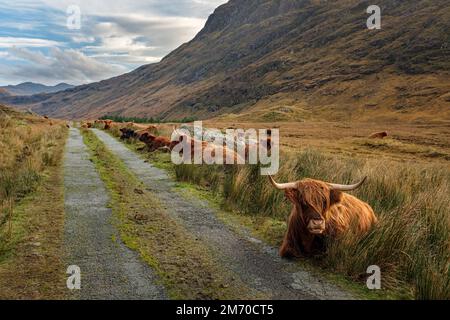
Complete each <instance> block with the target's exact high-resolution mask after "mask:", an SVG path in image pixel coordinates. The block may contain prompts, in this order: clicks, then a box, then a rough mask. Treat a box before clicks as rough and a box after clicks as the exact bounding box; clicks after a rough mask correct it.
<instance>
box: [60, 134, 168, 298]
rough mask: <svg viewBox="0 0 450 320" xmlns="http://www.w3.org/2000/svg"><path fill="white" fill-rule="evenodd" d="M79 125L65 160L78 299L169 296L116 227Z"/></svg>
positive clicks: (70, 254)
mask: <svg viewBox="0 0 450 320" xmlns="http://www.w3.org/2000/svg"><path fill="white" fill-rule="evenodd" d="M89 158H90V157H89V154H88V150H87V148H86V146H85V145H84V143H83V139H82V136H81V134H80V132H79V130H78V129H75V128H72V129H70V135H69V139H68V142H67V147H66V154H65V161H64V189H65V212H66V221H65V247H66V250H67V258H66V262H67V266H69V265H76V266H79V267H80V268H81V290H74V291H72V296H71V297H72V298H74V299H107V300H108V299H165V298H166V294H165V292H164V289H163V288H162V287H161V286H159V285H157V284H156V283H157V279H156V276H155V274H154V272H153V270H152V269H151V268H150V267H149V266H148V265H147V264H146V263H145V262H143V261H142V260H141V259H140V258H139V256H138V254H137V253H136V252H134V251H132V250H130V249H128V248H127V247H126V246H125V245H124V244H123V243H122V242H121V241H120V238H119V236H118V233H117V231H116V229H115V228H114V226H113V221H112V220H111V219H112V215H111V209H109V208H108V207H107V205H108V202H109V197H108V192H107V190H106V188H105V186H104V184H103V182H102V180H100V177H99V175H98V173H97V171H96V169H95V167H94V164H93V163H92V162H91V161H90V159H89Z"/></svg>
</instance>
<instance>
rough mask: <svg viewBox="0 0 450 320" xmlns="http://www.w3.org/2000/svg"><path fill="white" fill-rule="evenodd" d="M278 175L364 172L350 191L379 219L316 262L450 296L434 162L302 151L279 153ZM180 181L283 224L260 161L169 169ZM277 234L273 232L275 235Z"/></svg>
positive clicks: (444, 190)
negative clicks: (373, 272)
mask: <svg viewBox="0 0 450 320" xmlns="http://www.w3.org/2000/svg"><path fill="white" fill-rule="evenodd" d="M282 160H284V161H282V166H281V168H280V171H279V174H278V175H277V179H278V180H280V181H295V180H300V179H302V178H306V177H310V178H315V179H320V180H324V181H329V182H336V183H351V182H355V181H357V180H359V179H360V178H361V177H363V176H368V177H369V179H368V181H367V183H366V184H365V185H364V186H363V187H362V188H361V189H359V190H357V191H356V192H354V195H355V196H357V197H359V198H360V199H362V200H364V201H367V202H368V203H369V204H370V205H371V206H372V207H373V208H374V210H375V212H376V213H377V215H378V217H379V224H378V225H377V226H376V228H374V229H373V230H372V231H371V232H370V233H368V234H367V235H366V236H364V237H363V238H359V237H355V236H353V234H352V233H349V234H347V235H346V236H343V237H342V238H340V239H337V240H333V241H329V243H328V246H327V252H326V254H324V255H323V256H321V257H318V258H317V262H318V263H319V264H320V265H322V266H323V267H326V268H328V269H330V270H333V271H335V272H339V273H341V274H344V275H346V276H347V277H351V278H353V279H356V280H360V281H363V279H366V278H367V273H366V270H367V267H368V266H371V265H378V266H379V267H380V268H381V271H382V285H383V288H386V289H393V290H398V289H399V288H407V289H409V290H411V294H412V295H413V296H414V297H415V298H418V299H449V298H450V273H449V262H450V240H449V235H450V209H449V208H450V170H449V169H448V167H442V166H438V165H432V164H416V163H409V162H404V163H399V162H394V161H392V160H384V159H380V160H361V159H350V158H337V157H330V156H326V155H324V154H321V153H320V152H317V151H312V150H307V151H304V152H302V153H300V154H296V155H284V156H282ZM175 173H176V176H177V178H178V179H179V180H182V181H189V182H194V183H196V184H200V185H203V186H207V187H209V188H211V190H212V191H213V192H218V193H221V194H222V195H223V197H224V201H225V204H226V205H227V206H228V207H231V208H233V209H234V210H236V211H239V212H241V213H243V214H249V215H255V216H268V217H272V218H274V219H276V220H279V221H285V220H286V218H287V216H288V214H289V212H290V208H291V204H290V203H289V202H288V201H287V200H286V199H285V198H284V194H283V193H281V192H278V191H276V190H274V189H273V188H272V187H271V186H270V184H269V183H268V181H267V178H266V177H262V176H260V171H259V168H258V166H241V167H228V168H226V167H222V166H189V165H181V166H177V167H176V168H175ZM278 238H279V236H278Z"/></svg>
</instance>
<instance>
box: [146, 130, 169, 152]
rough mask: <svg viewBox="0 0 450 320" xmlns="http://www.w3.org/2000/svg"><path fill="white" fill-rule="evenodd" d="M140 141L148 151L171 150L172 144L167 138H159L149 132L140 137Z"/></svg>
mask: <svg viewBox="0 0 450 320" xmlns="http://www.w3.org/2000/svg"><path fill="white" fill-rule="evenodd" d="M139 140H140V141H142V142H144V143H145V144H146V145H147V148H148V151H150V152H153V151H156V150H159V149H163V148H171V145H172V143H171V142H170V140H169V139H168V138H166V137H157V136H154V135H152V134H150V133H148V132H145V133H143V134H141V135H140V137H139Z"/></svg>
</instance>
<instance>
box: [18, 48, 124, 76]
mask: <svg viewBox="0 0 450 320" xmlns="http://www.w3.org/2000/svg"><path fill="white" fill-rule="evenodd" d="M9 53H10V55H13V56H15V57H17V58H20V59H22V60H24V62H26V63H23V64H21V65H19V66H17V67H12V68H10V70H9V74H10V76H11V77H12V78H26V79H28V80H29V81H36V82H48V79H52V83H59V82H69V83H75V84H78V83H86V82H92V81H98V80H101V79H105V78H109V77H112V76H115V75H117V74H120V73H123V72H125V71H126V69H125V68H123V67H121V66H119V65H114V64H110V63H104V62H101V61H98V60H96V59H94V58H91V57H88V56H86V55H84V54H83V53H82V52H79V51H77V50H73V49H65V50H62V49H59V48H51V49H50V51H49V53H48V54H47V55H43V54H42V53H41V52H36V51H32V50H29V49H25V48H11V49H10V50H9Z"/></svg>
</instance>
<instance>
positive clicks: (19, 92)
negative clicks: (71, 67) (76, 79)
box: [0, 82, 74, 96]
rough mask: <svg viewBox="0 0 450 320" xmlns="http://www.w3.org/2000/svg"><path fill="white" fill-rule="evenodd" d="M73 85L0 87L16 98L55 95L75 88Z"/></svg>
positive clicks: (25, 83) (31, 84) (38, 84)
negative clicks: (40, 94)
mask: <svg viewBox="0 0 450 320" xmlns="http://www.w3.org/2000/svg"><path fill="white" fill-rule="evenodd" d="M73 87H74V86H73V85H70V84H67V83H60V84H57V85H56V86H46V85H43V84H40V83H33V82H24V83H21V84H18V85H15V86H12V85H9V86H4V87H0V89H3V90H6V91H7V92H9V93H10V94H11V95H15V96H28V95H34V94H39V93H55V92H58V91H64V90H67V89H70V88H73Z"/></svg>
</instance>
